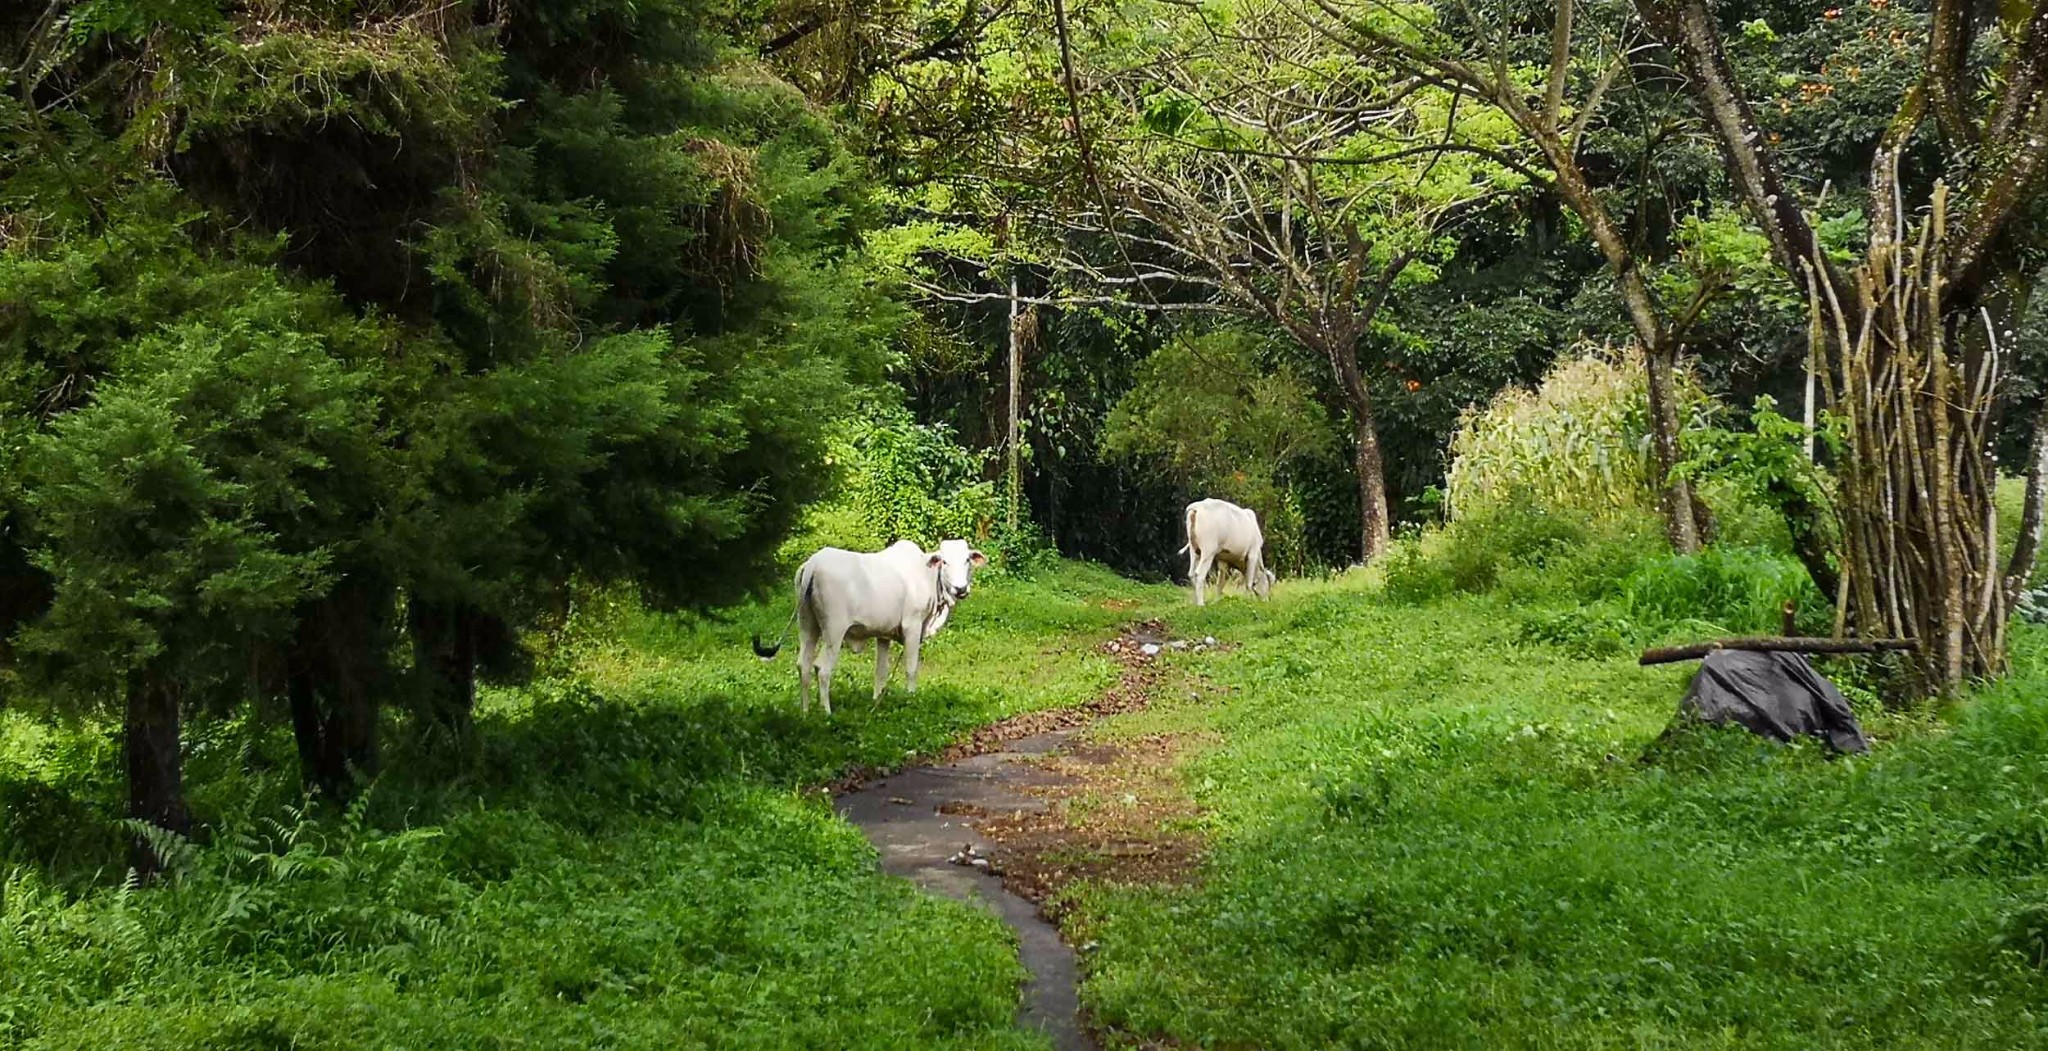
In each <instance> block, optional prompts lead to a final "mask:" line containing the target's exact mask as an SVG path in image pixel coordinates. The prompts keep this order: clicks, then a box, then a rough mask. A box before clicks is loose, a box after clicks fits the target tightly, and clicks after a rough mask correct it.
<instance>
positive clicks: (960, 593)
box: [947, 585, 969, 602]
mask: <svg viewBox="0 0 2048 1051" xmlns="http://www.w3.org/2000/svg"><path fill="white" fill-rule="evenodd" d="M947 590H950V591H951V592H952V593H953V601H955V602H958V601H960V600H961V599H964V598H966V597H967V592H968V590H969V589H968V587H967V586H966V585H961V586H960V587H957V588H949V589H947Z"/></svg>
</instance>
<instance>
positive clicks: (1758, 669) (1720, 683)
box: [1678, 650, 1870, 752]
mask: <svg viewBox="0 0 2048 1051" xmlns="http://www.w3.org/2000/svg"><path fill="white" fill-rule="evenodd" d="M1678 715H1679V718H1680V719H1686V718H1694V719H1699V720H1702V721H1704V722H1709V723H1733V724H1735V725H1737V726H1742V727H1746V728H1748V729H1749V730H1750V731H1751V732H1753V733H1757V734H1761V735H1763V736H1765V737H1769V738H1771V739H1772V740H1777V741H1790V740H1791V739H1792V738H1793V737H1795V736H1799V735H1802V734H1810V735H1812V736H1814V737H1818V738H1820V739H1821V740H1823V741H1826V742H1827V743H1828V745H1829V746H1830V747H1832V748H1834V749H1835V750H1836V751H1838V752H1867V751H1870V742H1869V741H1868V740H1866V739H1865V738H1864V736H1863V728H1862V727H1860V726H1858V725H1856V713H1855V712H1853V711H1850V710H1849V702H1848V701H1847V700H1845V699H1843V697H1842V691H1840V690H1837V689H1835V684H1834V683H1831V682H1829V681H1827V680H1826V679H1823V678H1821V676H1820V673H1819V672H1816V671H1814V670H1813V665H1811V664H1809V663H1807V660H1806V658H1805V657H1804V656H1802V655H1800V654H1797V653H1757V652H1754V651H1750V650H1715V651H1714V652H1712V653H1709V654H1707V656H1706V659H1705V660H1703V661H1701V662H1700V670H1699V671H1698V672H1696V673H1694V675H1693V677H1692V685H1691V686H1689V687H1687V688H1686V691H1685V699H1684V700H1682V701H1680V702H1679V703H1678Z"/></svg>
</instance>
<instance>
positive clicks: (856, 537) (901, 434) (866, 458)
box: [798, 406, 1002, 557]
mask: <svg viewBox="0 0 2048 1051" xmlns="http://www.w3.org/2000/svg"><path fill="white" fill-rule="evenodd" d="M831 450H832V451H831V457H830V459H831V463H832V464H833V467H834V469H835V470H836V471H837V472H838V477H839V484H838V488H837V490H836V492H835V494H834V496H833V497H832V499H830V500H828V501H827V502H825V503H824V504H821V505H818V506H816V507H815V508H813V510H812V511H811V512H810V514H811V520H810V524H811V527H812V533H813V536H811V537H809V538H807V542H808V541H812V540H815V541H822V542H824V543H828V544H832V545H834V546H838V547H847V548H852V549H854V550H858V551H874V550H879V549H880V548H882V547H884V546H886V545H888V544H891V543H894V542H895V541H898V540H914V541H916V542H918V543H919V544H923V545H925V546H926V547H927V548H930V547H934V546H936V545H937V544H938V542H939V541H941V540H947V539H952V538H960V539H966V540H969V541H975V542H979V541H981V540H985V539H987V538H988V537H989V535H990V532H991V530H992V529H993V528H994V527H995V524H996V522H997V521H998V519H999V518H1000V517H1001V514H1002V504H1001V498H1000V496H999V494H998V493H997V491H996V483H995V482H994V481H991V480H989V479H987V478H985V477H984V475H985V474H986V473H987V470H988V464H989V459H990V454H989V453H987V452H982V451H975V450H970V449H967V448H965V447H963V446H962V445H960V443H959V442H957V441H955V440H954V438H953V435H952V432H951V431H950V430H949V429H948V428H947V427H945V426H944V425H942V424H924V423H919V422H917V420H916V419H914V418H913V417H912V416H911V415H910V413H909V411H908V410H906V409H903V408H902V407H900V406H885V407H877V408H871V409H869V410H868V411H867V412H866V413H864V414H861V415H859V416H854V417H851V418H848V419H846V420H844V421H841V422H840V423H839V424H838V425H837V426H836V427H835V428H834V431H833V434H832V439H831ZM805 553H808V552H805ZM798 557H802V556H801V555H799V556H798Z"/></svg>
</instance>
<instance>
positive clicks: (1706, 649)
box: [1637, 636, 1914, 665]
mask: <svg viewBox="0 0 2048 1051" xmlns="http://www.w3.org/2000/svg"><path fill="white" fill-rule="evenodd" d="M1913 645H1914V643H1913V640H1912V639H1806V638H1776V637H1771V636H1763V637H1759V638H1748V639H1715V640H1714V641H1712V642H1695V643H1693V644H1691V645H1689V646H1658V647H1653V648H1651V649H1647V650H1644V651H1643V656H1642V658H1641V659H1640V660H1639V661H1638V662H1637V663H1640V664H1645V665H1648V664H1672V663H1675V662H1677V661H1691V660H1698V659H1700V658H1701V657H1704V656H1706V655H1707V654H1709V653H1712V652H1714V651H1715V650H1760V651H1763V652H1767V653H1877V652H1879V651H1882V650H1910V649H1912V648H1913Z"/></svg>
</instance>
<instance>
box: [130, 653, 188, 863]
mask: <svg viewBox="0 0 2048 1051" xmlns="http://www.w3.org/2000/svg"><path fill="white" fill-rule="evenodd" d="M180 744H181V742H180V726H179V712H178V690H177V687H176V686H175V685H173V684H171V683H169V682H166V681H164V680H163V679H162V678H161V677H159V676H158V675H156V674H155V673H153V672H149V671H144V672H141V673H138V674H137V675H136V677H135V679H134V681H132V682H130V683H129V685H128V712H127V719H126V722H125V725H124V735H123V746H122V750H123V752H124V754H125V757H126V759H127V764H128V816H129V817H130V818H133V819H135V820H137V821H146V822H148V823H149V824H152V825H155V826H156V827H158V828H160V829H163V830H165V831H167V832H175V833H177V834H179V835H181V836H182V835H185V834H186V833H188V832H190V831H191V828H192V819H191V815H190V814H188V813H187V812H186V810H185V783H184V765H183V758H182V756H181V754H180ZM128 859H129V862H128V863H129V865H131V866H132V867H133V868H134V869H135V873H136V875H137V876H139V877H140V878H142V879H143V880H151V879H154V878H156V876H157V874H158V873H160V872H162V871H163V865H164V862H165V860H166V859H164V858H162V857H159V856H158V855H157V852H156V849H155V848H154V847H152V846H150V844H149V841H148V840H146V839H143V838H142V837H139V836H138V837H136V838H135V840H134V842H133V843H132V844H131V846H130V849H129V854H128Z"/></svg>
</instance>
